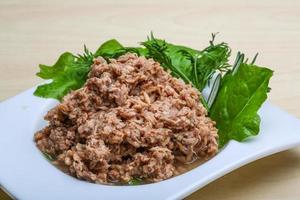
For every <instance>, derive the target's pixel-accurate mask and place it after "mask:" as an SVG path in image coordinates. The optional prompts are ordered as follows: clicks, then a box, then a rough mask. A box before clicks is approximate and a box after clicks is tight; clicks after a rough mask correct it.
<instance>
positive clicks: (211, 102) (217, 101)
mask: <svg viewBox="0 0 300 200" xmlns="http://www.w3.org/2000/svg"><path fill="white" fill-rule="evenodd" d="M215 36H216V35H215V34H212V39H211V40H210V42H209V46H208V47H206V48H204V49H203V50H195V49H192V48H189V47H185V46H181V45H174V44H171V43H168V42H166V41H165V40H161V39H157V38H155V37H154V36H153V34H152V33H151V35H150V37H148V39H147V40H146V41H144V42H141V46H139V47H124V46H123V45H122V44H121V43H119V42H118V41H117V40H115V39H112V40H108V41H106V42H105V43H103V44H102V45H101V46H100V47H99V48H98V49H97V51H96V52H95V53H91V52H90V51H89V50H88V49H87V48H86V47H85V48H84V53H83V54H82V55H77V56H75V55H73V54H71V53H69V52H66V53H63V54H62V55H61V56H60V57H59V59H58V61H57V62H56V63H55V64H54V65H53V66H46V65H40V66H39V67H40V72H39V73H37V76H39V77H41V78H43V79H46V80H52V82H50V83H46V84H44V85H40V86H38V88H37V89H36V91H35V92H34V95H36V96H39V97H44V98H54V99H58V100H61V99H62V98H63V97H64V96H65V95H66V94H68V93H69V92H70V91H71V90H76V89H78V88H80V87H82V86H83V84H84V83H85V81H86V79H87V75H88V73H89V71H90V69H91V65H92V63H93V59H94V58H96V57H98V56H102V57H103V58H105V59H110V58H117V57H119V56H121V55H123V54H125V53H127V52H133V53H136V54H137V55H139V56H145V57H147V58H153V59H154V60H155V61H157V62H159V63H160V64H161V66H162V67H164V68H165V69H166V70H168V71H170V73H171V74H172V75H173V76H175V77H177V78H181V79H182V80H184V81H185V82H186V83H189V84H191V85H193V86H194V87H195V88H197V89H198V90H199V91H200V92H201V91H202V90H203V89H204V88H205V86H206V85H207V84H208V83H209V82H212V84H213V86H212V88H213V90H212V91H211V93H210V95H209V96H208V98H207V100H205V99H204V98H203V97H202V98H201V101H202V103H203V105H204V106H205V107H206V108H207V110H208V112H209V116H210V117H211V118H212V119H213V120H215V121H216V124H217V128H218V134H219V138H220V139H219V147H222V146H223V145H224V144H226V143H227V142H228V141H229V140H230V139H234V140H237V141H243V140H245V139H246V138H248V137H250V136H253V135H257V134H258V132H259V124H260V118H259V116H258V114H257V111H258V109H259V108H260V107H261V105H262V103H263V102H264V101H265V100H266V98H267V92H269V91H270V88H269V87H268V83H269V80H270V78H271V76H272V71H271V70H270V69H268V68H264V67H259V66H256V65H254V62H255V61H256V58H257V55H258V54H256V55H255V57H254V58H253V60H252V61H251V63H250V64H247V60H246V61H245V62H244V57H245V55H244V54H242V53H240V52H239V53H238V54H237V57H236V60H235V62H234V64H233V65H230V64H229V63H228V60H229V57H230V54H231V49H230V48H229V46H228V45H227V44H226V43H224V42H222V43H219V44H215V41H214V40H215ZM215 73H219V75H218V76H217V79H216V80H215V81H210V80H212V77H213V75H214V74H215ZM133 182H134V181H133Z"/></svg>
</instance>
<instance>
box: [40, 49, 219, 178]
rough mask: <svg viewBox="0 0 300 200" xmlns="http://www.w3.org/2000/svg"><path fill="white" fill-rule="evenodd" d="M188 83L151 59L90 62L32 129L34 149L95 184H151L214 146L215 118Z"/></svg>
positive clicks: (209, 153)
mask: <svg viewBox="0 0 300 200" xmlns="http://www.w3.org/2000/svg"><path fill="white" fill-rule="evenodd" d="M200 95H201V94H200V93H199V92H198V90H197V89H195V88H193V87H192V86H191V85H188V84H185V83H184V82H183V81H182V80H180V79H177V78H174V77H172V76H171V75H170V74H169V73H168V72H166V71H165V70H164V69H163V68H162V67H161V66H160V64H159V63H157V62H155V61H154V60H153V59H146V58H144V57H138V56H137V55H135V54H126V55H123V56H121V57H119V58H118V59H111V60H109V62H107V61H105V60H104V59H103V58H101V57H99V58H97V59H95V60H94V64H93V65H92V68H91V71H90V73H89V76H88V79H87V81H86V83H85V85H84V86H83V87H82V88H81V89H78V90H76V91H72V92H71V93H70V94H68V95H67V96H65V97H64V99H63V101H62V102H61V103H60V104H58V105H57V106H56V107H54V108H53V109H51V110H50V111H49V112H48V113H47V115H46V116H45V119H46V120H47V121H49V125H48V126H46V127H45V128H44V129H42V130H40V131H38V132H37V133H36V134H35V141H36V144H37V146H38V148H39V149H40V150H41V151H42V152H45V153H47V154H49V155H51V156H52V157H53V158H55V159H54V161H53V162H54V164H56V165H57V166H59V167H60V168H61V169H64V171H66V172H67V173H69V174H71V175H73V176H75V177H77V178H80V179H84V180H87V181H91V182H96V183H126V182H128V181H129V180H130V179H132V178H134V177H138V178H141V179H143V180H144V181H146V182H157V181H161V180H164V179H167V178H170V177H172V176H174V175H177V174H178V170H177V166H178V164H188V163H191V162H193V161H194V160H196V159H208V158H210V157H212V156H213V155H215V154H216V153H217V151H218V145H217V138H218V136H217V129H216V128H215V122H214V121H212V120H211V119H210V118H208V117H207V111H206V109H205V108H204V107H203V105H202V104H201V102H200V101H199V99H200Z"/></svg>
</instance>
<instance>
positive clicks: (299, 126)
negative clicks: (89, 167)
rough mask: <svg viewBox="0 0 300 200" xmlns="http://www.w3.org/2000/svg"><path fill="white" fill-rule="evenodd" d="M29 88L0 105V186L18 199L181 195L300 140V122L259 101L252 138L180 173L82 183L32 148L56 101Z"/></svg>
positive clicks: (175, 197)
mask: <svg viewBox="0 0 300 200" xmlns="http://www.w3.org/2000/svg"><path fill="white" fill-rule="evenodd" d="M34 89H35V88H32V89H30V90H27V91H25V92H23V93H21V94H19V95H17V96H15V97H13V98H11V99H9V100H6V101H4V102H2V103H0V134H1V139H0V158H1V159H0V184H1V185H3V186H4V187H5V188H6V189H7V190H8V191H9V192H10V193H11V194H12V195H13V196H15V197H16V198H17V199H21V200H40V199H43V200H54V199H55V200H60V199H72V200H86V199H123V200H126V199H129V200H133V199H143V200H148V199H149V200H150V199H151V200H152V199H155V200H160V199H168V200H170V199H181V198H183V197H186V196H187V195H189V194H191V193H192V192H194V191H196V190H197V189H199V188H201V187H203V186H205V185H206V184H208V183H210V182H211V181H213V180H215V179H217V178H219V177H221V176H223V175H225V174H226V173H228V172H230V171H232V170H234V169H237V168H239V167H241V166H243V165H245V164H247V163H249V162H252V161H254V160H257V159H259V158H262V157H264V156H267V155H270V154H273V153H276V152H279V151H283V150H286V149H289V148H292V147H295V146H297V145H299V144H300V133H299V132H300V131H299V130H300V121H299V120H298V119H296V118H295V117H293V116H291V115H289V114H287V113H286V112H284V111H281V110H280V109H278V108H276V107H274V106H272V105H270V104H269V103H265V104H264V106H263V107H262V109H261V110H260V116H261V118H262V123H261V130H260V134H259V135H258V136H257V137H254V138H252V139H249V140H248V141H246V142H243V143H238V142H235V141H231V142H230V143H229V144H228V145H227V146H226V147H225V148H224V149H223V150H222V151H221V152H220V153H218V154H217V155H216V156H215V157H214V158H212V159H211V160H209V161H208V162H206V163H204V164H202V165H200V166H199V167H197V168H195V169H193V170H191V171H189V172H187V173H185V174H182V175H180V176H177V177H174V178H171V179H168V180H165V181H162V182H159V183H154V184H148V185H139V186H107V185H99V184H93V183H88V182H85V181H80V180H77V179H75V178H72V177H71V176H68V175H66V174H64V173H62V172H61V171H59V170H58V169H56V168H55V167H54V166H53V165H51V164H50V163H49V162H48V161H47V160H46V159H45V158H44V157H43V156H42V154H41V153H40V152H39V150H38V149H37V148H36V147H35V143H34V142H33V135H34V133H35V132H36V131H37V130H38V129H40V128H41V127H42V126H44V125H45V122H44V121H43V116H44V114H45V113H46V112H47V110H49V108H51V107H52V106H53V105H54V104H55V103H56V102H55V101H52V100H45V99H41V98H37V97H35V96H33V94H32V93H33V91H34Z"/></svg>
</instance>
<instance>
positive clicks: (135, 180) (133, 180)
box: [127, 178, 143, 185]
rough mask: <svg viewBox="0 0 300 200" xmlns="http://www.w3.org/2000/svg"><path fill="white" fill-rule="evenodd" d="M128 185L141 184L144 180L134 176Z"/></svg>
mask: <svg viewBox="0 0 300 200" xmlns="http://www.w3.org/2000/svg"><path fill="white" fill-rule="evenodd" d="M127 184H128V185H141V184H143V180H142V179H140V178H132V179H131V180H130V181H128V183H127Z"/></svg>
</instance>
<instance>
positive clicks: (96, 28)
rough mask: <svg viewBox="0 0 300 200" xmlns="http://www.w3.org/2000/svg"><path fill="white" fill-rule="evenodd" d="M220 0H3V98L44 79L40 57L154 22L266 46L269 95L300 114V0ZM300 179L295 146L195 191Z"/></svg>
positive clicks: (197, 40) (198, 44)
mask: <svg viewBox="0 0 300 200" xmlns="http://www.w3.org/2000/svg"><path fill="white" fill-rule="evenodd" d="M62 2H63V3H62ZM216 2H217V1H213V2H212V1H208V0H206V1H196V0H195V1H192V0H185V1H183V0H173V1H165V0H158V1H141V0H132V1H113V0H106V1H96V0H92V1H86V0H84V1H73V0H70V1H59V0H55V1H53V0H51V1H38V0H37V1H22V0H20V1H14V0H1V1H0V100H4V99H6V98H8V97H11V96H13V95H15V94H17V93H19V92H21V91H22V90H25V89H27V88H30V87H32V86H34V85H36V84H38V83H40V82H41V80H40V79H38V78H37V77H36V76H35V75H34V74H35V73H36V72H37V70H38V68H37V66H38V64H39V63H43V64H52V63H54V62H55V61H56V59H57V57H58V56H59V55H60V54H61V53H62V52H64V51H71V52H75V53H77V52H82V49H83V44H86V45H87V46H88V47H89V48H90V50H92V51H94V50H95V49H96V48H97V47H98V46H99V44H101V43H102V42H103V41H105V40H107V39H110V38H117V39H119V40H120V41H121V42H123V43H124V44H125V45H135V44H136V43H137V42H139V41H143V40H144V39H145V38H146V35H147V34H149V33H150V31H151V30H152V31H153V32H154V33H155V35H156V36H158V37H162V38H165V39H166V40H168V41H170V42H174V43H179V44H184V45H187V46H191V47H194V48H198V49H201V48H203V47H205V46H206V45H207V44H208V40H209V39H210V33H212V32H220V34H219V35H218V37H217V40H218V41H226V42H228V43H229V44H230V46H231V47H232V49H233V54H235V53H236V52H237V50H242V51H243V52H244V53H246V55H248V56H249V57H251V58H252V57H253V55H254V54H255V53H256V52H259V53H260V55H259V57H258V60H257V63H258V64H260V65H262V66H268V67H270V68H272V69H273V70H275V75H274V77H273V79H272V81H271V87H272V91H271V94H270V97H269V100H270V101H271V102H272V103H273V104H276V105H278V106H280V107H282V108H284V109H285V110H287V111H288V112H290V113H292V114H294V115H296V116H297V117H300V108H299V105H298V103H299V102H300V59H299V58H300V54H299V53H300V1H297V0H294V1H290V0H285V1H273V0H269V1H266V0H252V1H237V0H223V1H218V2H219V3H216ZM295 131H299V130H295ZM1 134H4V133H1ZM282 134H284V133H282ZM299 134H300V131H299ZM199 178H201V177H199ZM0 182H1V180H0ZM299 186H300V148H295V149H292V150H289V151H286V152H282V153H278V154H276V155H273V156H270V157H268V158H264V159H262V160H259V161H256V162H254V163H252V164H249V165H247V166H245V167H242V168H240V169H238V170H236V171H234V172H232V173H230V174H228V175H226V176H224V177H223V178H221V179H219V180H217V181H214V182H213V183H211V184H209V185H208V186H206V187H204V188H203V189H201V190H199V191H197V192H195V193H194V194H192V195H191V196H189V197H188V198H187V199H189V200H195V199H209V200H214V199H222V200H229V199H230V200H239V199H243V200H252V199H256V200H266V199H270V200H271V199H272V200H276V199H278V200H279V199H280V200H281V199H299V198H300V189H299Z"/></svg>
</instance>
